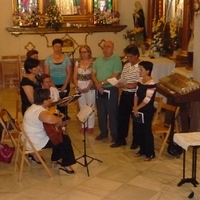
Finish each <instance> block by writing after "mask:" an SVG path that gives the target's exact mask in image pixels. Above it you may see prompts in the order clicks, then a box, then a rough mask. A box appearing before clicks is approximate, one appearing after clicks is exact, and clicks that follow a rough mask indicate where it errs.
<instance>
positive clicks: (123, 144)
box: [110, 141, 126, 148]
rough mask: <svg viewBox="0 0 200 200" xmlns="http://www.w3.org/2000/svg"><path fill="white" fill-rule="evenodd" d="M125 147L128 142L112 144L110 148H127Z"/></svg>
mask: <svg viewBox="0 0 200 200" xmlns="http://www.w3.org/2000/svg"><path fill="white" fill-rule="evenodd" d="M125 145H126V141H124V142H115V143H114V144H111V145H110V147H111V148H116V147H120V146H125Z"/></svg>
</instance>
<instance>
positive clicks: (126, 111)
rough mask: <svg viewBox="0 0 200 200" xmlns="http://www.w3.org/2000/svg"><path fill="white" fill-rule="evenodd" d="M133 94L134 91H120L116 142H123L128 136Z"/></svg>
mask: <svg viewBox="0 0 200 200" xmlns="http://www.w3.org/2000/svg"><path fill="white" fill-rule="evenodd" d="M134 95H135V92H127V91H122V94H121V97H120V101H119V106H118V139H117V141H118V142H124V141H125V138H126V137H127V136H128V130H129V122H130V116H131V115H132V110H133V98H134ZM132 130H133V127H132Z"/></svg>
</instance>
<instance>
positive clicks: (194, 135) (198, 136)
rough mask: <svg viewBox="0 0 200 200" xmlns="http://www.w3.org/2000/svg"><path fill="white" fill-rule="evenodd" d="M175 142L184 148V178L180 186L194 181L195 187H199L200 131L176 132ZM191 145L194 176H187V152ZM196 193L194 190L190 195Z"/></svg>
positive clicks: (190, 196)
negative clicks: (198, 152)
mask: <svg viewBox="0 0 200 200" xmlns="http://www.w3.org/2000/svg"><path fill="white" fill-rule="evenodd" d="M174 142H175V143H176V144H178V145H179V146H181V147H182V148H183V150H184V151H183V178H182V180H181V181H180V182H179V183H178V186H181V185H182V184H184V183H192V184H193V186H194V187H197V185H198V184H199V183H198V181H197V180H196V172H197V149H198V148H199V147H200V132H190V133H176V134H174ZM189 146H191V147H192V148H193V149H192V177H191V178H185V157H186V156H185V152H186V151H187V149H188V147H189ZM193 195H194V193H193V192H191V194H190V195H189V196H188V197H189V198H192V197H193Z"/></svg>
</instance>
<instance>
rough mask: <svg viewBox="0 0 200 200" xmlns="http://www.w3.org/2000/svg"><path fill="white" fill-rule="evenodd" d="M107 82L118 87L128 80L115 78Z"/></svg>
mask: <svg viewBox="0 0 200 200" xmlns="http://www.w3.org/2000/svg"><path fill="white" fill-rule="evenodd" d="M107 81H108V82H109V83H110V84H112V85H116V84H117V83H125V82H126V80H124V79H119V80H117V79H116V78H115V77H113V78H108V79H107Z"/></svg>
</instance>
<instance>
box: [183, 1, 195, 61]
mask: <svg viewBox="0 0 200 200" xmlns="http://www.w3.org/2000/svg"><path fill="white" fill-rule="evenodd" d="M191 6H192V5H191V0H184V5H183V28H182V31H181V32H182V42H181V49H182V51H181V56H185V57H187V47H188V41H189V39H190V28H189V27H190V19H191V17H190V16H191V10H192V9H193V7H191Z"/></svg>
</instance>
